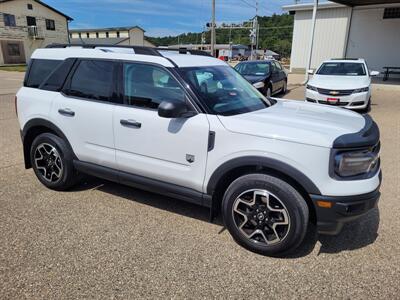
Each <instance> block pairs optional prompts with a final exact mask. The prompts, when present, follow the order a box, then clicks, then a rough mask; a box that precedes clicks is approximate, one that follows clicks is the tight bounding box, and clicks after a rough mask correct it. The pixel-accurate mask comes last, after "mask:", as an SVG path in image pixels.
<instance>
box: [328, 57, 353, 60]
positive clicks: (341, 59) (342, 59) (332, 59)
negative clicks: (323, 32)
mask: <svg viewBox="0 0 400 300" xmlns="http://www.w3.org/2000/svg"><path fill="white" fill-rule="evenodd" d="M331 60H360V59H359V58H351V57H349V58H331Z"/></svg>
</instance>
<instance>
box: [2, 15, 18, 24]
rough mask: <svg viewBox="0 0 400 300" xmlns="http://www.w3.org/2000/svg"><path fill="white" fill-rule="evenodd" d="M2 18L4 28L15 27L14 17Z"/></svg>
mask: <svg viewBox="0 0 400 300" xmlns="http://www.w3.org/2000/svg"><path fill="white" fill-rule="evenodd" d="M3 18H4V25H5V26H11V27H15V26H17V25H16V23H15V16H14V15H10V14H3Z"/></svg>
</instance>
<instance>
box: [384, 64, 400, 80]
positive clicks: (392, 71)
mask: <svg viewBox="0 0 400 300" xmlns="http://www.w3.org/2000/svg"><path fill="white" fill-rule="evenodd" d="M383 68H384V69H385V70H386V71H385V72H384V73H385V76H383V81H386V80H388V79H389V75H390V74H400V67H383Z"/></svg>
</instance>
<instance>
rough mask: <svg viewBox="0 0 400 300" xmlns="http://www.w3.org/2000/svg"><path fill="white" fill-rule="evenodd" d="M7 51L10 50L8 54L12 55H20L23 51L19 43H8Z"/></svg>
mask: <svg viewBox="0 0 400 300" xmlns="http://www.w3.org/2000/svg"><path fill="white" fill-rule="evenodd" d="M7 52H8V55H10V56H20V55H21V51H20V48H19V44H14V43H8V44H7Z"/></svg>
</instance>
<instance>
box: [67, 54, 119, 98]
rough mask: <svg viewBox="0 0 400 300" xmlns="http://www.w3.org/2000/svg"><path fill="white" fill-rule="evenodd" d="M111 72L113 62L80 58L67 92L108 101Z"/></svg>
mask: <svg viewBox="0 0 400 300" xmlns="http://www.w3.org/2000/svg"><path fill="white" fill-rule="evenodd" d="M113 74H114V63H113V62H111V61H98V60H82V61H81V62H80V63H79V66H78V68H77V69H76V71H75V73H74V75H73V76H72V78H71V83H70V87H69V91H68V94H70V95H72V96H77V97H82V98H89V99H95V100H102V101H110V98H111V93H112V87H113Z"/></svg>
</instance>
